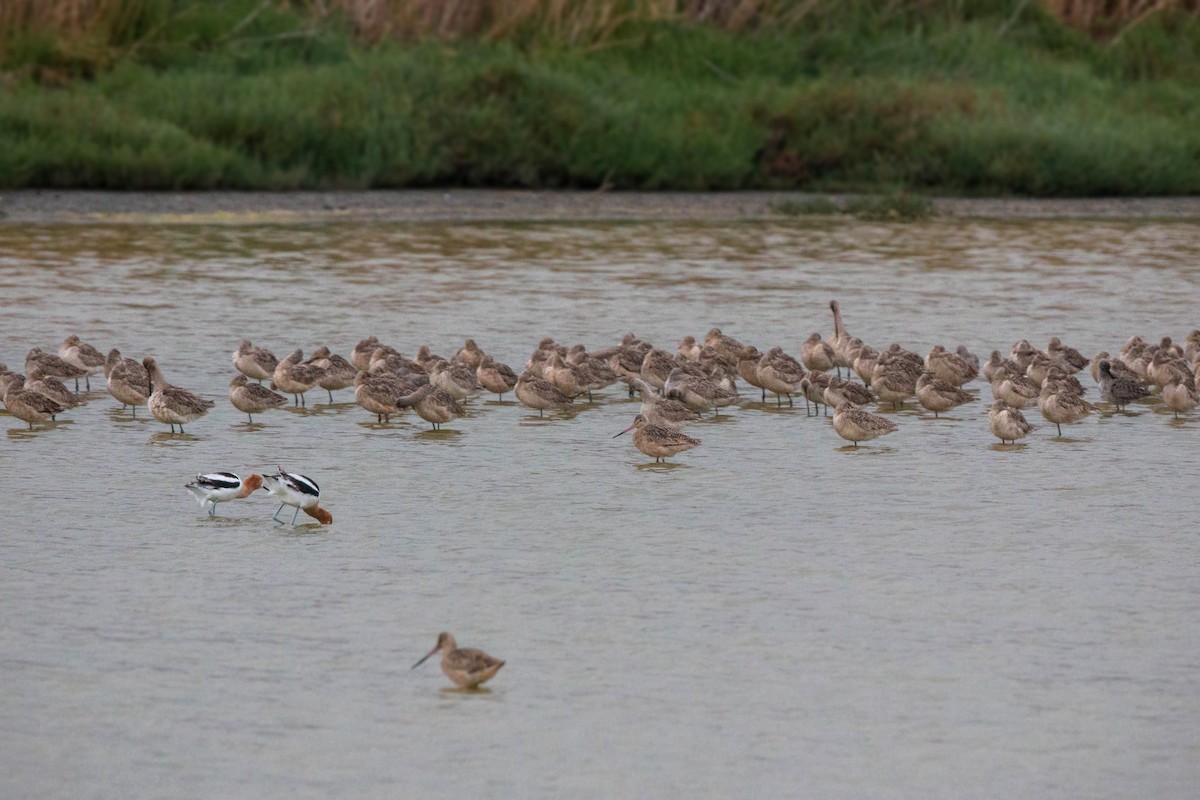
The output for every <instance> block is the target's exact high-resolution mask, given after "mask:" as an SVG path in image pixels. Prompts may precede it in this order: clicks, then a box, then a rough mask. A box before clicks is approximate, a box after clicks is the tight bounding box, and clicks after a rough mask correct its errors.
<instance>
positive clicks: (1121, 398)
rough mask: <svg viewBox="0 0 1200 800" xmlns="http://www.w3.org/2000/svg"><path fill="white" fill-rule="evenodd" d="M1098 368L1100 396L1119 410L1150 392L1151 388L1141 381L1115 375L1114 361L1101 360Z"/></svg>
mask: <svg viewBox="0 0 1200 800" xmlns="http://www.w3.org/2000/svg"><path fill="white" fill-rule="evenodd" d="M1098 369H1099V370H1100V397H1101V399H1103V400H1107V401H1108V402H1110V403H1112V404H1113V405H1114V406H1116V407H1117V410H1118V411H1120V410H1121V409H1122V408H1124V407H1125V406H1127V405H1129V403H1131V402H1132V401H1134V400H1137V399H1139V398H1142V397H1145V396H1147V395H1148V394H1150V390H1149V389H1147V388H1146V387H1145V386H1142V384H1140V383H1139V382H1137V381H1135V380H1130V379H1129V378H1122V377H1119V376H1117V375H1114V374H1113V369H1112V363H1111V362H1110V361H1108V360H1104V361H1101V362H1100V364H1099V365H1098Z"/></svg>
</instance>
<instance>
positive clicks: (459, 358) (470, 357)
mask: <svg viewBox="0 0 1200 800" xmlns="http://www.w3.org/2000/svg"><path fill="white" fill-rule="evenodd" d="M484 355H485V353H484V352H483V351H482V350H480V349H479V345H477V344H475V340H474V339H467V341H466V342H464V343H463V346H462V347H460V348H458V352H457V353H455V354H454V360H455V362H457V363H459V364H462V365H463V366H465V367H467V368H468V369H470V370H471V371H472V372H473V371H475V370H477V369H479V362H480V361H482V360H483V357H484Z"/></svg>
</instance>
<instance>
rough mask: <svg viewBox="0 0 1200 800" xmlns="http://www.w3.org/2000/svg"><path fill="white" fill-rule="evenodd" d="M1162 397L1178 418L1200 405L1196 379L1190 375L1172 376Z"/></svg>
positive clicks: (1164, 388)
mask: <svg viewBox="0 0 1200 800" xmlns="http://www.w3.org/2000/svg"><path fill="white" fill-rule="evenodd" d="M1162 398H1163V402H1164V403H1166V405H1167V408H1169V409H1171V410H1172V411H1174V412H1175V417H1176V418H1178V417H1179V415H1180V414H1187V413H1188V412H1189V411H1193V410H1195V408H1196V406H1197V405H1200V395H1197V393H1196V384H1195V381H1194V379H1193V378H1192V376H1190V375H1189V376H1188V377H1187V378H1178V377H1177V378H1172V379H1171V380H1170V381H1169V382H1168V383H1167V385H1166V386H1164V387H1163V388H1162Z"/></svg>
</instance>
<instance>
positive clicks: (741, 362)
mask: <svg viewBox="0 0 1200 800" xmlns="http://www.w3.org/2000/svg"><path fill="white" fill-rule="evenodd" d="M762 355H763V354H762V353H760V352H758V348H757V347H752V346H750V345H747V346H746V347H744V348H742V352H741V353H740V354H739V355H738V360H737V374H738V377H739V378H741V379H742V380H744V381H745V382H746V383H748V384H750V385H751V386H753V387H754V388H755V389H760V390H762V402H764V403H765V402H767V387H765V386H763V385H762V382H761V381H759V379H758V362H759V361H761V360H762Z"/></svg>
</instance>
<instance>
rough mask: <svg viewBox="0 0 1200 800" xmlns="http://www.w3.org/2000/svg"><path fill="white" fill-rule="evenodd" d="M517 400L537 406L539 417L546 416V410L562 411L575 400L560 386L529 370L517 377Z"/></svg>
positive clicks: (527, 404)
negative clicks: (563, 391)
mask: <svg viewBox="0 0 1200 800" xmlns="http://www.w3.org/2000/svg"><path fill="white" fill-rule="evenodd" d="M516 393H517V400H519V401H521V405H523V406H527V407H529V408H536V409H537V412H538V416H539V417H544V416H545V412H546V411H561V410H562V409H565V408H570V407H571V404H572V403H573V402H574V401H573V400H572V399H571V398H570V397H567V396H566V395H565V394H563V393H562V392H561V391H559V389H558V387H557V386H555V385H554V384H552V383H550V382H549V381H546V380H543V379H541V378H535V377H534V376H533V375H532V374H531V373H530V372H529V371H525V372H522V373H521V375H520V377H518V378H517V386H516Z"/></svg>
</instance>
